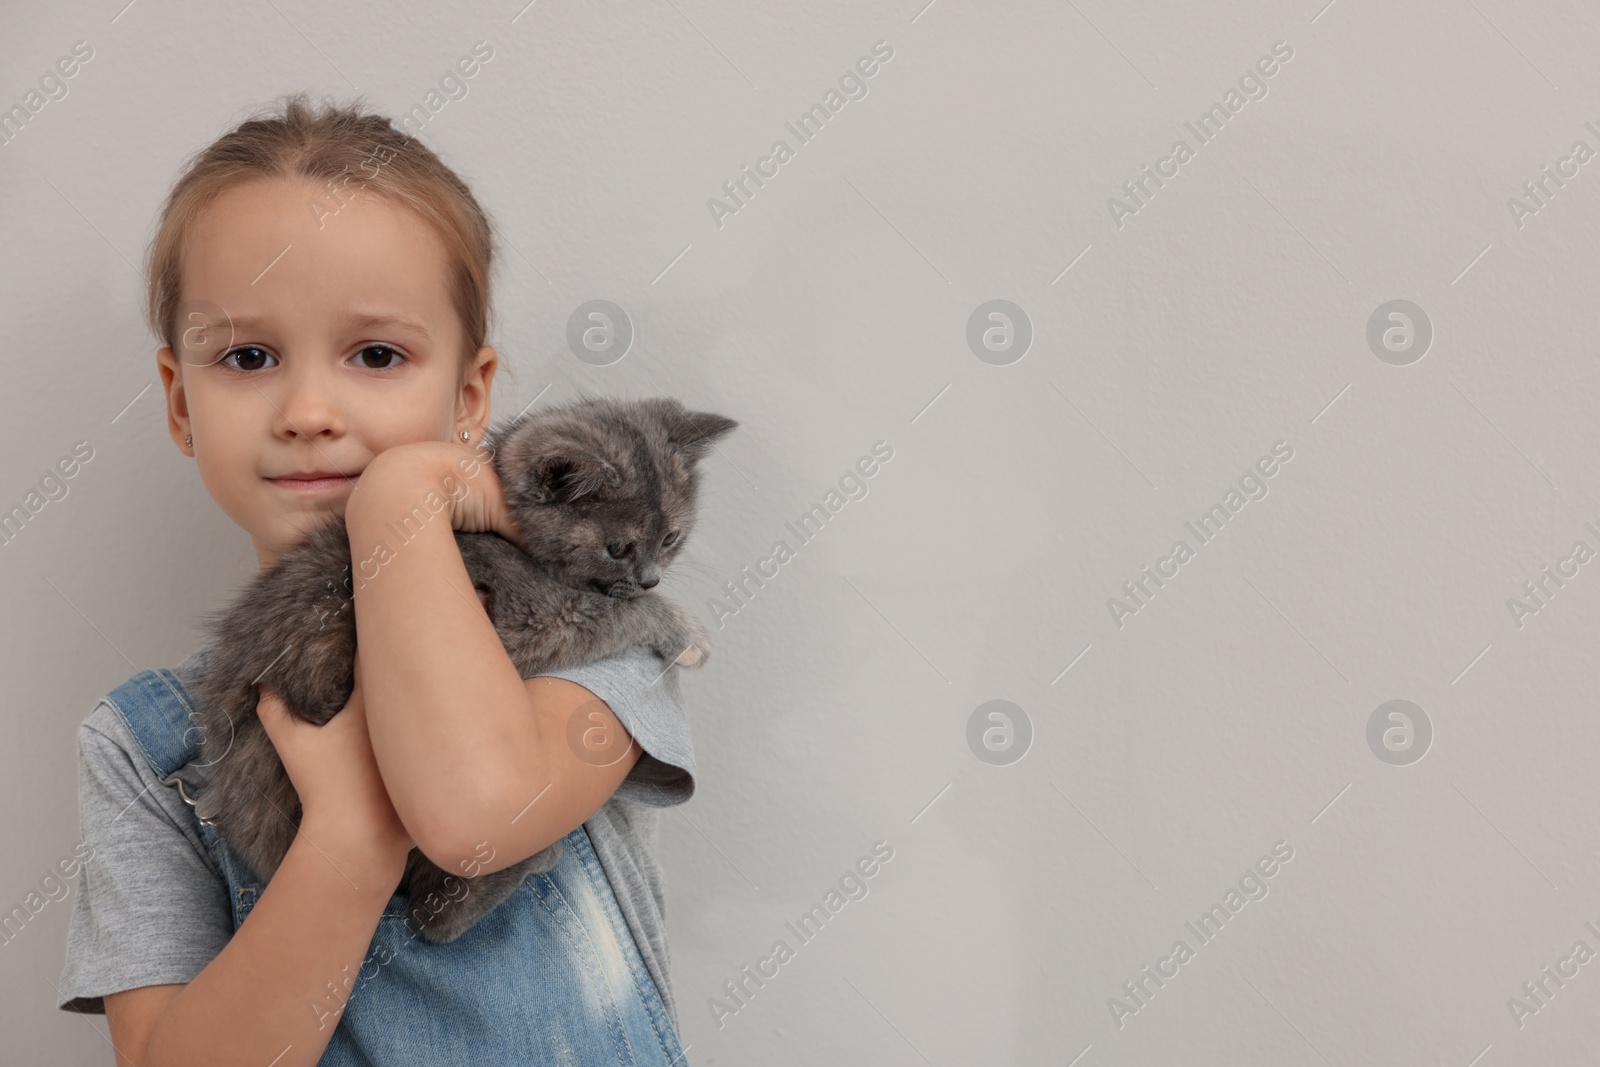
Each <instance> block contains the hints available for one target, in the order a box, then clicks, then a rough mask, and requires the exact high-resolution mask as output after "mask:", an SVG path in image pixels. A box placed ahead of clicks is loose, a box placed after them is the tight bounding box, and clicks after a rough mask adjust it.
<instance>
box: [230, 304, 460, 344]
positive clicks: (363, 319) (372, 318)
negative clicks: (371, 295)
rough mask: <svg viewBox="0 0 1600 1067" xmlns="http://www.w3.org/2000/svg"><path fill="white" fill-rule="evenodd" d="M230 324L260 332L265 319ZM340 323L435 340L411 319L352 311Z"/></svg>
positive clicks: (232, 320)
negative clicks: (395, 331)
mask: <svg viewBox="0 0 1600 1067" xmlns="http://www.w3.org/2000/svg"><path fill="white" fill-rule="evenodd" d="M228 322H229V323H230V324H231V325H232V326H233V328H234V329H235V330H259V329H260V328H261V327H262V326H263V324H264V320H263V319H259V318H253V317H250V316H234V315H230V316H228ZM339 322H340V324H341V325H343V326H346V327H349V328H350V329H356V330H370V329H372V328H374V327H379V326H385V327H389V328H390V329H396V330H402V331H404V332H406V333H411V334H415V335H416V336H418V337H421V338H422V339H423V340H424V341H432V340H433V335H432V334H430V333H428V331H427V329H426V328H424V327H423V325H422V324H421V323H419V322H413V321H412V320H410V319H403V318H400V317H399V316H398V315H388V314H373V313H363V312H357V311H352V312H348V313H346V314H344V315H342V316H340V318H339ZM217 325H219V326H220V325H221V323H218V324H217Z"/></svg>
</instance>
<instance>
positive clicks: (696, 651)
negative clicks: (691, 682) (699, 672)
mask: <svg viewBox="0 0 1600 1067" xmlns="http://www.w3.org/2000/svg"><path fill="white" fill-rule="evenodd" d="M687 622H688V625H687V626H686V627H685V628H684V632H683V633H682V634H681V636H682V638H683V642H682V643H681V644H680V645H679V649H680V650H679V651H678V655H677V658H676V659H674V660H673V662H674V663H676V664H677V665H678V666H680V667H689V668H691V669H692V668H695V667H704V666H705V664H706V660H708V659H710V658H711V635H710V634H708V633H706V631H705V629H704V628H703V627H702V626H701V625H700V623H699V622H698V621H697V620H695V619H693V618H690V619H688V620H687ZM666 655H667V656H671V655H672V652H671V651H668V652H667V653H666ZM663 658H665V657H663Z"/></svg>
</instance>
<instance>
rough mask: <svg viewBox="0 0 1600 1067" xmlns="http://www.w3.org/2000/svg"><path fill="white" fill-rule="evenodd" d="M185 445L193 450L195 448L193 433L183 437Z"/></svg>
mask: <svg viewBox="0 0 1600 1067" xmlns="http://www.w3.org/2000/svg"><path fill="white" fill-rule="evenodd" d="M183 444H184V447H185V448H193V447H194V434H192V433H186V434H184V435H183Z"/></svg>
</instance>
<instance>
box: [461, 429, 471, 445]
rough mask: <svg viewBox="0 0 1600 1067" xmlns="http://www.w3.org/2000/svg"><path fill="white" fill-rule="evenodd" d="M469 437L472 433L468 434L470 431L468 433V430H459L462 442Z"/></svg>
mask: <svg viewBox="0 0 1600 1067" xmlns="http://www.w3.org/2000/svg"><path fill="white" fill-rule="evenodd" d="M471 437H472V434H470V433H469V432H467V431H466V430H462V431H461V440H462V442H463V443H465V442H466V441H467V440H469V439H470V438H471Z"/></svg>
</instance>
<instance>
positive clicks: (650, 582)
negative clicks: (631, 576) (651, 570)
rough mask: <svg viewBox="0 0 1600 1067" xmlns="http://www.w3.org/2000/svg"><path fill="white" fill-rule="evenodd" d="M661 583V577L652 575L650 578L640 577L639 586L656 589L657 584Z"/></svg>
mask: <svg viewBox="0 0 1600 1067" xmlns="http://www.w3.org/2000/svg"><path fill="white" fill-rule="evenodd" d="M660 584H661V579H660V578H658V577H656V576H655V575H651V576H650V577H649V578H640V579H639V588H640V589H654V588H655V587H656V586H658V585H660Z"/></svg>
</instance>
